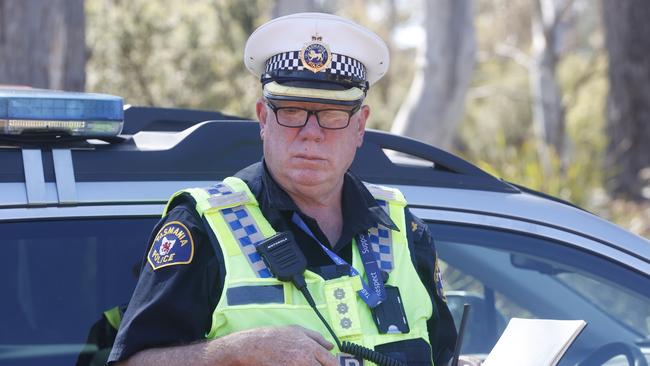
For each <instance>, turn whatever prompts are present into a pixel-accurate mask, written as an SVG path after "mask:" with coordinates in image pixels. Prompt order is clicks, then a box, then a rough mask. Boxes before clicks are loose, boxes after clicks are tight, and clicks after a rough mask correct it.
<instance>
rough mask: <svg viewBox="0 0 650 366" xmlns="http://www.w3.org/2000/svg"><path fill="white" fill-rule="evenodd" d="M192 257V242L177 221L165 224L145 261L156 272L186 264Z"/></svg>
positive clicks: (188, 234)
mask: <svg viewBox="0 0 650 366" xmlns="http://www.w3.org/2000/svg"><path fill="white" fill-rule="evenodd" d="M192 257H194V240H192V234H191V233H190V231H189V230H188V229H187V227H186V226H185V225H183V224H182V223H180V222H178V221H171V222H168V223H166V224H165V226H163V227H162V228H161V229H160V231H158V234H156V237H155V238H154V242H153V245H152V246H151V249H149V255H148V256H147V261H148V262H149V264H150V265H151V268H153V269H154V270H157V269H159V268H162V267H168V266H173V265H176V264H188V263H190V262H192Z"/></svg>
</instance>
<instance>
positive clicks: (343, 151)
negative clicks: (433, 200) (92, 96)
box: [109, 13, 456, 365]
mask: <svg viewBox="0 0 650 366" xmlns="http://www.w3.org/2000/svg"><path fill="white" fill-rule="evenodd" d="M244 58H245V64H246V66H247V68H248V69H249V70H250V71H251V72H252V73H254V74H255V75H256V76H259V77H261V82H262V91H263V96H262V97H261V98H260V99H259V100H258V101H257V104H256V113H257V117H258V119H259V123H260V136H261V138H262V140H263V149H264V158H263V160H262V161H261V162H260V163H257V164H255V165H253V166H250V167H248V168H245V169H244V170H242V171H240V172H239V173H237V174H236V175H235V176H234V177H230V178H227V179H225V180H224V181H223V182H218V183H217V184H215V185H214V186H213V187H207V188H193V189H187V190H184V191H182V192H179V193H177V194H175V195H174V196H173V197H172V199H171V200H170V202H169V204H168V206H167V208H166V210H165V213H164V216H163V218H162V220H161V221H160V222H159V224H158V225H157V227H156V228H155V229H154V230H155V231H154V232H155V235H153V236H152V239H151V243H150V247H149V250H148V252H147V258H146V260H147V264H145V268H144V269H143V272H142V274H141V276H140V279H139V281H138V284H137V286H136V289H135V291H134V294H133V297H132V299H131V301H130V303H129V307H128V309H127V311H126V313H125V314H124V318H123V321H122V324H121V326H120V330H119V332H118V335H117V339H116V342H115V345H114V347H113V351H112V353H111V355H110V358H109V363H112V362H119V363H120V364H129V365H131V364H133V365H136V364H137V365H160V364H165V365H174V364H182V365H186V364H192V365H204V364H205V365H215V364H224V365H227V364H233V365H235V364H236V365H240V364H242V365H339V364H340V365H353V364H362V362H363V361H362V360H361V359H360V357H355V356H353V355H349V354H343V353H342V352H340V350H339V349H338V346H337V345H336V342H335V341H334V338H333V337H332V336H331V335H330V334H329V333H328V331H327V329H326V327H325V326H324V324H323V323H322V322H321V321H320V320H319V318H318V317H317V316H316V314H315V312H314V310H313V309H312V308H311V307H310V306H309V304H308V302H307V301H306V300H305V297H304V296H303V294H301V293H300V292H299V291H297V290H296V287H295V286H294V285H293V284H291V283H289V282H286V283H283V282H281V281H279V280H277V279H276V278H274V277H273V271H272V268H268V266H267V264H268V263H265V262H264V261H263V260H262V259H261V258H260V255H259V253H258V252H257V250H256V245H258V244H259V243H263V242H265V240H270V239H269V238H270V237H273V235H275V234H276V233H284V232H290V233H292V234H293V236H294V237H295V241H296V242H297V245H298V247H299V250H300V251H302V252H303V254H304V256H305V257H306V259H307V270H306V271H305V272H304V274H303V275H304V278H305V280H306V284H307V289H308V291H309V292H310V293H311V295H312V296H313V299H314V302H315V303H316V307H317V308H318V309H319V310H320V312H321V313H322V314H323V315H324V318H325V319H326V321H327V322H328V324H329V325H330V326H331V328H332V329H333V331H334V332H335V333H336V335H337V337H338V338H340V339H342V340H348V341H351V342H354V343H357V344H361V345H364V346H366V347H368V348H372V349H374V350H376V351H377V352H380V353H382V354H385V355H389V356H390V357H392V358H393V359H397V360H400V361H402V362H404V363H407V364H409V365H428V364H432V363H433V362H435V364H436V365H445V364H446V363H447V362H448V360H449V359H450V357H451V353H452V351H453V347H454V344H455V339H456V332H455V328H454V325H453V320H452V318H451V315H450V313H449V310H448V308H447V306H446V303H445V300H444V295H443V293H442V285H441V282H440V275H439V271H438V268H437V259H436V252H435V248H434V243H433V240H432V238H431V235H430V233H429V230H428V228H427V226H426V225H425V224H423V223H422V221H421V220H419V219H418V218H416V217H415V216H413V215H412V214H411V212H410V211H409V209H408V208H407V207H406V201H405V200H404V197H403V195H402V194H401V193H400V192H399V191H398V190H395V189H391V188H387V187H380V186H376V185H367V184H364V183H363V182H361V181H360V180H359V179H358V178H357V177H356V176H355V175H354V174H353V173H352V172H350V171H349V170H348V169H349V167H350V165H351V163H352V161H353V159H354V155H355V151H356V149H357V148H358V147H360V146H361V144H362V142H363V136H364V128H365V125H366V121H367V119H368V116H369V115H370V107H369V106H367V105H364V104H363V101H364V98H365V96H366V92H367V91H368V88H369V86H370V85H372V84H373V83H375V82H376V81H377V80H379V79H380V78H381V77H382V76H383V75H384V74H385V73H386V71H387V68H388V63H389V55H388V50H387V47H386V45H385V44H384V42H383V41H382V40H381V39H380V38H379V37H378V36H377V35H376V34H374V33H372V32H370V31H369V30H367V29H365V28H363V27H361V26H359V25H357V24H355V23H353V22H351V21H349V20H346V19H343V18H340V17H337V16H333V15H328V14H320V13H303V14H294V15H290V16H286V17H281V18H278V19H274V20H272V21H270V22H268V23H266V24H264V25H262V26H261V27H259V28H258V29H257V30H256V31H255V32H254V33H253V34H252V35H251V36H250V38H249V39H248V42H247V44H246V48H245V55H244ZM206 158H210V157H206ZM222 158H224V157H222ZM225 158H227V157H225Z"/></svg>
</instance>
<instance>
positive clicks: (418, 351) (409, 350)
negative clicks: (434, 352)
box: [375, 338, 433, 366]
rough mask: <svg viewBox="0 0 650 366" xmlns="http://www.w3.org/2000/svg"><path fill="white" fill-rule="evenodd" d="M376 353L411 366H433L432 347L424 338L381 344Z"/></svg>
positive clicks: (376, 348)
mask: <svg viewBox="0 0 650 366" xmlns="http://www.w3.org/2000/svg"><path fill="white" fill-rule="evenodd" d="M375 351H377V352H379V353H383V354H385V355H387V356H390V357H392V358H394V359H396V360H399V361H402V362H405V363H406V364H408V365H409V366H410V365H417V366H431V365H433V361H432V358H431V346H429V343H427V342H426V341H425V340H424V339H422V338H416V339H407V340H404V341H398V342H392V343H386V344H379V345H377V346H375Z"/></svg>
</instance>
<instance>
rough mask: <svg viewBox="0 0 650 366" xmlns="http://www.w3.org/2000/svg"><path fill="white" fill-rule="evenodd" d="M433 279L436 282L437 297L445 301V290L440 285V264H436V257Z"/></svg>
mask: <svg viewBox="0 0 650 366" xmlns="http://www.w3.org/2000/svg"><path fill="white" fill-rule="evenodd" d="M433 275H434V281H435V283H436V292H437V293H438V297H440V298H441V299H442V301H444V302H447V296H445V290H444V288H443V287H442V273H441V272H440V265H439V264H438V258H437V257H436V268H435V270H434V274H433Z"/></svg>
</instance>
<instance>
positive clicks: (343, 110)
mask: <svg viewBox="0 0 650 366" xmlns="http://www.w3.org/2000/svg"><path fill="white" fill-rule="evenodd" d="M266 105H267V106H268V107H269V108H271V110H272V111H273V114H274V115H275V122H277V123H278V124H279V125H280V126H282V127H288V128H303V127H305V126H306V125H307V122H308V121H309V117H311V115H312V114H313V115H315V116H316V122H318V125H319V126H320V128H323V129H326V130H342V129H344V128H347V127H348V126H349V125H350V119H351V118H352V115H354V114H355V113H357V112H358V111H359V110H360V109H361V104H357V105H356V106H355V107H354V108H352V109H335V108H331V109H317V110H313V109H306V108H301V107H277V106H275V105H273V104H272V103H271V102H269V101H268V100H267V101H266ZM282 109H299V110H301V111H305V112H307V118H305V122H303V124H301V125H298V126H288V125H285V124H282V123H281V122H280V119H279V118H278V111H279V110H282ZM326 111H341V112H346V113H347V114H348V120H347V123H346V124H345V126H342V127H326V126H323V125H322V124H321V123H320V117H318V114H319V113H320V112H326Z"/></svg>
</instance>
